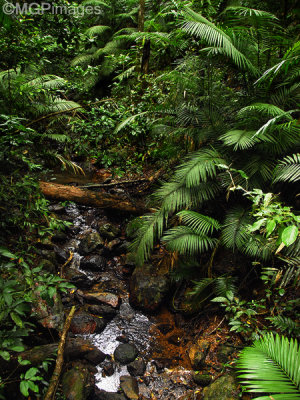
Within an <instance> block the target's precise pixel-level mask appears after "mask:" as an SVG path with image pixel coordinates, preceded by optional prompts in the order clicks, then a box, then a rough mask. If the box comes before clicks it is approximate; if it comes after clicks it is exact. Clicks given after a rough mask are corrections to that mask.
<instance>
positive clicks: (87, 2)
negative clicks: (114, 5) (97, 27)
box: [81, 0, 111, 9]
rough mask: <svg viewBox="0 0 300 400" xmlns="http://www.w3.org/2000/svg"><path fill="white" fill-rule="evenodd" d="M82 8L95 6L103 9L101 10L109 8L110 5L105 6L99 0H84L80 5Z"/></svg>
mask: <svg viewBox="0 0 300 400" xmlns="http://www.w3.org/2000/svg"><path fill="white" fill-rule="evenodd" d="M81 5H82V6H93V7H95V6H97V7H103V8H106V9H107V8H111V4H107V3H105V1H101V0H84V1H83V2H82V3H81Z"/></svg>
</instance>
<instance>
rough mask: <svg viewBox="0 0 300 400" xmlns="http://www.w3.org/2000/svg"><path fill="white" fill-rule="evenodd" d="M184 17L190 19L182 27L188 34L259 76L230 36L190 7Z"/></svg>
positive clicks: (186, 9)
mask: <svg viewBox="0 0 300 400" xmlns="http://www.w3.org/2000/svg"><path fill="white" fill-rule="evenodd" d="M184 15H185V17H186V19H188V21H187V22H185V23H184V24H183V27H182V28H183V29H184V30H185V31H186V32H188V33H189V34H190V35H194V36H197V37H199V38H201V39H202V40H204V41H205V42H206V43H208V45H209V46H211V48H210V50H211V49H212V48H214V49H219V51H221V52H222V53H223V54H224V55H226V56H227V57H229V58H230V59H231V60H232V61H233V62H234V64H236V65H237V66H238V67H239V68H241V69H245V70H247V71H248V72H250V73H252V74H254V75H256V74H257V70H256V68H255V67H254V65H253V64H252V63H251V61H250V60H249V59H248V58H247V57H246V56H245V55H244V54H243V53H241V52H240V51H239V50H238V49H237V48H236V47H235V46H234V44H233V42H232V39H231V38H230V36H229V35H227V34H226V33H225V32H224V31H223V30H222V29H221V28H219V27H217V26H216V25H215V24H213V23H212V22H210V21H209V20H207V19H206V18H204V17H203V16H202V15H201V14H198V13H196V12H194V11H193V10H191V9H190V8H188V7H186V8H185V12H184Z"/></svg>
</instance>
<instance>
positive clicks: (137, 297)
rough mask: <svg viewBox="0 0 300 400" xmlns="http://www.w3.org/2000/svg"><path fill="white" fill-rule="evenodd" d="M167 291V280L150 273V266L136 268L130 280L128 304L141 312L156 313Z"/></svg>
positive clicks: (163, 276) (164, 277)
mask: <svg viewBox="0 0 300 400" xmlns="http://www.w3.org/2000/svg"><path fill="white" fill-rule="evenodd" d="M168 291H169V278H168V277H167V276H166V275H162V274H159V273H157V272H154V271H152V268H151V266H143V267H141V268H136V269H135V270H134V272H133V274H132V276H131V280H130V303H131V304H132V305H133V306H135V307H137V308H140V309H142V310H145V311H149V312H153V311H156V310H157V309H158V308H159V307H160V306H161V304H162V303H163V301H164V299H165V297H166V295H167V293H168Z"/></svg>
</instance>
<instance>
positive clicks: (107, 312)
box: [88, 304, 117, 320]
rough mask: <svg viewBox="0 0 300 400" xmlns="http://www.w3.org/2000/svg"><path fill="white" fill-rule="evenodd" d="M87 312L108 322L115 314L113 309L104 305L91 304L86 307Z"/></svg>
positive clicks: (115, 311)
mask: <svg viewBox="0 0 300 400" xmlns="http://www.w3.org/2000/svg"><path fill="white" fill-rule="evenodd" d="M88 310H89V312H90V313H92V314H96V315H100V316H101V317H105V319H108V320H110V319H113V318H114V317H115V316H116V314H117V310H116V309H115V308H113V307H112V306H109V305H106V304H99V305H98V304H92V305H89V306H88Z"/></svg>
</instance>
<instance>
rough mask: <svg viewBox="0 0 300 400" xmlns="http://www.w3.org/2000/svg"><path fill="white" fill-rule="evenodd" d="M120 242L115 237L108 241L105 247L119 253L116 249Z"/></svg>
mask: <svg viewBox="0 0 300 400" xmlns="http://www.w3.org/2000/svg"><path fill="white" fill-rule="evenodd" d="M121 243H122V241H121V240H120V239H118V238H117V239H114V240H112V241H110V242H109V243H108V245H107V246H106V247H107V249H108V250H109V251H111V252H114V253H115V254H119V252H118V251H117V250H118V248H119V246H120V245H121Z"/></svg>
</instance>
